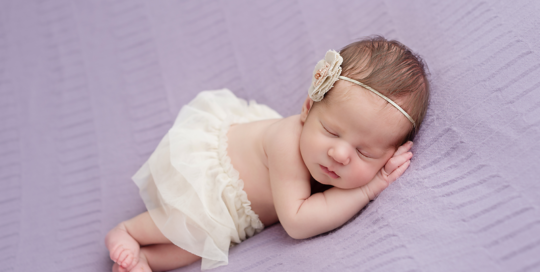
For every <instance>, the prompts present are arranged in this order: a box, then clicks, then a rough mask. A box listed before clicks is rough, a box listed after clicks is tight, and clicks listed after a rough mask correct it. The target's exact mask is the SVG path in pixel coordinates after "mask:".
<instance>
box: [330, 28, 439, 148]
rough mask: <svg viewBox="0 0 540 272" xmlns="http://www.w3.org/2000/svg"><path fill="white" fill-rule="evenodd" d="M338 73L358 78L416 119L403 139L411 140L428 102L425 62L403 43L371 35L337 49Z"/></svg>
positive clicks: (422, 118)
mask: <svg viewBox="0 0 540 272" xmlns="http://www.w3.org/2000/svg"><path fill="white" fill-rule="evenodd" d="M339 53H340V55H341V56H342V57H343V64H342V65H341V67H342V69H343V70H342V72H341V75H342V76H345V77H348V78H352V79H354V80H357V81H360V82H362V83H364V84H366V85H368V86H370V87H371V88H373V89H375V90H377V91H379V92H380V93H382V94H384V95H385V96H387V97H388V98H390V99H392V100H394V102H396V103H398V104H399V105H400V106H401V107H402V108H403V109H404V110H405V111H406V112H407V113H408V114H409V115H410V116H411V117H412V119H413V120H415V122H416V127H415V128H413V129H412V130H411V131H410V132H409V134H408V135H407V137H406V138H405V141H407V140H413V139H414V136H415V135H416V134H417V132H418V130H419V128H420V126H421V125H422V121H423V120H424V117H425V115H426V111H427V106H428V102H429V82H428V79H427V72H426V70H427V65H426V64H425V63H424V61H423V60H422V58H421V57H420V56H418V55H416V54H415V53H413V52H412V51H411V50H410V49H409V48H407V47H406V46H405V45H403V44H402V43H400V42H398V41H395V40H391V41H388V40H386V39H385V38H383V37H381V36H372V37H368V38H366V39H363V40H360V41H357V42H354V43H351V44H349V45H347V46H345V47H344V48H343V49H341V51H340V52H339Z"/></svg>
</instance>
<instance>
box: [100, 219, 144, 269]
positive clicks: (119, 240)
mask: <svg viewBox="0 0 540 272" xmlns="http://www.w3.org/2000/svg"><path fill="white" fill-rule="evenodd" d="M105 244H106V245H107V248H108V249H109V252H110V257H111V260H113V261H114V262H115V263H117V264H118V265H119V267H118V271H119V272H124V271H130V269H132V268H133V267H134V266H135V265H136V264H137V262H139V250H140V246H139V243H137V241H135V239H133V237H131V235H129V233H127V231H126V227H125V226H124V224H123V223H120V224H119V225H118V226H116V227H114V228H113V229H112V230H111V231H109V233H107V237H105ZM113 270H114V266H113Z"/></svg>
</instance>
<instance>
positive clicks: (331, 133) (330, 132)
mask: <svg viewBox="0 0 540 272" xmlns="http://www.w3.org/2000/svg"><path fill="white" fill-rule="evenodd" d="M322 127H323V128H324V130H326V132H328V133H330V134H332V135H334V136H338V135H337V134H334V133H332V132H330V131H329V130H328V129H327V128H326V127H325V126H322Z"/></svg>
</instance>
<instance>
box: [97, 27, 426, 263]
mask: <svg viewBox="0 0 540 272" xmlns="http://www.w3.org/2000/svg"><path fill="white" fill-rule="evenodd" d="M428 100H429V84H428V81H427V78H426V73H425V70H424V64H423V62H422V60H421V59H420V58H419V57H418V56H416V55H414V54H413V53H412V52H411V51H410V50H409V49H408V48H407V47H405V46H404V45H402V44H401V43H399V42H397V41H387V40H385V39H384V38H382V37H374V38H369V39H365V40H362V41H359V42H355V43H352V44H349V45H347V46H346V47H345V48H343V49H342V50H341V51H340V52H339V53H338V52H335V51H332V50H330V51H328V52H327V53H326V56H325V58H324V59H323V60H321V61H320V62H319V63H317V65H316V67H315V70H314V72H313V78H312V84H311V86H310V88H309V92H308V96H307V98H306V100H305V102H304V103H303V105H302V109H301V113H300V114H298V115H294V116H290V117H287V118H282V117H281V116H280V115H279V114H278V113H276V112H275V111H273V110H272V109H270V108H268V107H267V106H264V105H261V104H257V103H255V102H253V101H252V102H250V103H249V104H248V103H246V102H245V101H244V100H242V99H239V98H237V97H236V96H235V95H234V94H233V93H231V92H230V91H228V90H219V91H210V92H202V93H200V94H199V95H198V96H197V97H196V98H195V99H194V100H193V101H191V102H190V103H189V104H188V105H186V106H184V107H183V108H182V110H181V111H180V113H179V115H178V117H177V119H176V121H175V123H174V125H173V127H172V128H171V129H170V130H169V132H168V133H167V134H166V135H165V137H164V138H163V140H162V141H161V142H160V143H159V145H158V147H157V148H156V150H155V151H154V153H153V154H152V155H151V156H150V158H149V159H148V161H147V162H146V163H144V165H143V166H142V167H141V168H140V169H139V171H138V172H137V173H136V174H135V175H134V176H133V180H134V181H135V183H136V184H137V186H138V187H139V188H140V194H141V197H142V199H143V201H144V203H145V204H146V208H147V210H148V211H147V212H144V213H142V214H140V215H138V216H136V217H134V218H132V219H130V220H127V221H124V222H122V223H120V224H119V225H117V226H116V227H115V228H113V229H112V230H111V231H110V232H109V233H108V234H107V237H106V245H107V247H108V249H109V251H110V257H111V259H112V260H113V261H114V262H115V264H114V265H113V271H162V270H170V269H174V268H178V267H181V266H185V265H188V264H190V263H192V262H194V261H197V260H199V259H201V258H202V269H210V268H214V267H217V266H220V265H225V264H227V263H228V251H229V248H230V246H231V245H234V244H236V243H240V242H241V241H242V240H245V239H247V238H248V237H251V236H253V235H254V234H256V233H258V232H260V231H261V230H262V229H263V228H264V226H269V225H272V224H274V223H277V222H280V223H281V224H282V226H283V228H284V229H285V231H286V232H287V233H288V234H289V235H290V236H291V237H292V238H295V239H304V238H308V237H313V236H315V235H318V234H321V233H324V232H327V231H330V230H333V229H335V228H337V227H339V226H341V225H343V224H344V223H345V222H347V221H348V220H349V219H350V218H351V217H353V216H354V215H355V214H356V213H358V212H359V211H360V210H361V209H362V208H363V207H364V206H365V205H366V204H367V203H368V202H369V201H370V200H373V199H374V198H375V197H376V196H377V195H378V194H379V193H381V192H382V191H383V190H384V189H385V188H387V187H388V185H390V184H391V183H392V182H393V181H395V180H396V179H397V178H398V177H400V176H401V175H402V174H403V173H404V172H405V170H406V169H407V167H408V166H409V164H410V160H411V158H412V156H413V155H412V153H411V152H410V149H411V147H412V139H413V138H414V136H415V134H416V133H417V132H418V129H419V128H420V125H421V124H422V120H423V118H424V115H425V113H426V109H427V105H428ZM314 183H315V184H322V185H327V188H328V189H326V190H324V191H321V192H316V193H312V184H314Z"/></svg>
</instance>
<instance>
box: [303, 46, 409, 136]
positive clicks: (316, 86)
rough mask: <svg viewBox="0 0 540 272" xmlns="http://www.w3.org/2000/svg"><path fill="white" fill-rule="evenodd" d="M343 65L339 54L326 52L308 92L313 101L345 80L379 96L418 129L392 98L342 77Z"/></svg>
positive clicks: (314, 72) (317, 100)
mask: <svg viewBox="0 0 540 272" xmlns="http://www.w3.org/2000/svg"><path fill="white" fill-rule="evenodd" d="M341 63H343V58H342V57H341V56H340V55H339V53H338V52H336V51H334V50H328V52H326V55H325V56H324V59H323V60H320V61H319V62H318V63H317V65H315V69H314V70H313V78H312V80H311V86H310V87H309V91H308V94H309V97H310V98H311V99H312V100H313V101H315V102H319V101H321V100H322V99H323V98H324V95H325V94H326V93H327V92H328V91H329V90H330V89H331V88H332V87H334V83H335V82H336V81H337V80H338V79H343V80H346V81H349V82H351V83H354V84H357V85H360V86H362V87H364V88H365V89H367V90H369V91H371V92H373V93H374V94H376V95H378V96H379V97H381V98H382V99H384V100H386V101H388V103H390V104H391V105H392V106H394V107H395V108H396V109H398V110H399V111H400V112H401V113H403V115H405V117H407V119H409V121H411V123H412V125H413V127H414V128H415V127H416V123H415V122H414V120H413V119H412V118H411V116H410V115H409V114H408V113H407V112H406V111H405V110H403V109H402V108H401V107H400V106H399V105H398V104H396V103H395V102H394V101H392V100H391V99H390V98H388V97H386V96H384V95H383V94H381V93H379V92H377V91H376V90H374V89H373V88H371V87H369V86H368V85H366V84H364V83H362V82H359V81H356V80H354V79H350V78H348V77H344V76H340V75H341Z"/></svg>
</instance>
